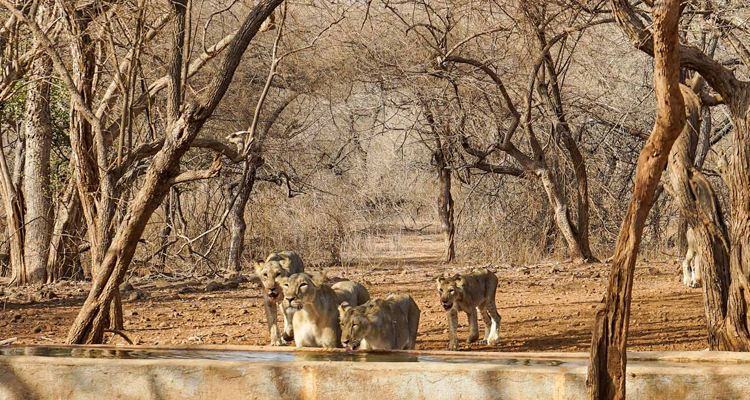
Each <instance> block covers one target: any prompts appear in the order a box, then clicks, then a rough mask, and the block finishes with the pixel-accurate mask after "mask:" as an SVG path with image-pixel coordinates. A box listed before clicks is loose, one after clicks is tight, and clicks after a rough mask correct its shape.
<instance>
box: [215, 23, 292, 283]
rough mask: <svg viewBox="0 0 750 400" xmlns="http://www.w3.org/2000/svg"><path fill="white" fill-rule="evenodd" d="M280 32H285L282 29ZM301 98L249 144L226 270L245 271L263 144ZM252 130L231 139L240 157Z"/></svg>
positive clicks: (234, 193)
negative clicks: (247, 233) (248, 214)
mask: <svg viewBox="0 0 750 400" xmlns="http://www.w3.org/2000/svg"><path fill="white" fill-rule="evenodd" d="M282 24H283V21H282ZM274 29H276V28H274ZM279 29H283V27H281V28H279ZM272 64H273V62H272ZM272 68H275V67H272ZM274 75H275V71H274V72H273V73H272V74H270V75H269V77H271V78H272V77H273V76H274ZM298 96H299V93H296V92H292V93H291V94H290V95H288V96H287V97H286V98H284V99H283V100H282V101H281V102H280V103H279V104H278V105H277V106H276V108H275V109H274V110H273V111H272V112H271V114H270V115H269V116H268V117H267V119H266V121H265V122H264V123H263V124H262V127H261V128H260V130H259V132H258V133H256V134H254V139H253V141H252V142H251V143H250V148H249V151H248V155H247V156H246V159H245V161H243V162H242V163H241V166H242V169H243V171H245V170H246V171H247V174H245V175H244V176H242V175H241V178H240V179H239V180H237V181H235V182H232V183H231V185H230V188H229V189H230V190H229V193H230V196H229V197H230V199H234V203H232V204H231V210H230V213H229V232H230V240H229V258H228V260H227V267H228V269H229V270H230V271H240V270H241V269H242V254H243V252H244V250H245V231H246V229H247V223H246V222H245V210H246V209H247V202H248V200H250V194H251V193H252V190H253V186H254V185H255V180H256V177H257V171H258V169H259V168H260V167H261V166H262V165H263V142H264V141H265V140H266V139H267V138H268V136H269V134H270V131H271V128H272V127H273V126H274V124H275V123H276V121H277V120H278V119H279V117H280V116H281V114H282V113H283V112H284V110H285V109H286V108H287V107H289V105H290V104H292V103H293V102H294V101H295V100H296V99H297V97H298ZM253 119H255V117H253ZM252 129H253V128H252V126H251V127H250V128H249V129H248V131H240V132H235V133H234V134H232V135H230V137H229V138H228V139H229V141H230V142H232V143H234V144H235V146H236V147H237V153H238V154H243V151H244V146H245V144H244V139H243V135H244V134H245V133H247V132H249V131H252Z"/></svg>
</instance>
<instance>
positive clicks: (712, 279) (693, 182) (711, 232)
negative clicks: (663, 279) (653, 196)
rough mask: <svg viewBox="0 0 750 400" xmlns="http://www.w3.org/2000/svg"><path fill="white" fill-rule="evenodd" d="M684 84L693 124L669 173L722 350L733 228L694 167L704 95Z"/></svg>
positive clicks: (712, 338)
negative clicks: (725, 222)
mask: <svg viewBox="0 0 750 400" xmlns="http://www.w3.org/2000/svg"><path fill="white" fill-rule="evenodd" d="M681 88H682V94H683V97H684V98H685V111H686V117H687V123H686V124H685V128H684V129H683V132H682V133H681V134H680V137H679V138H678V139H677V141H676V142H675V144H674V146H673V148H672V151H671V153H670V155H669V164H668V167H667V174H668V176H669V181H670V185H671V188H672V189H671V192H672V195H673V196H674V198H675V201H676V202H677V205H678V206H679V208H680V212H681V214H682V215H683V216H684V218H685V225H686V230H687V229H690V230H691V233H692V235H693V238H694V240H692V241H691V242H690V243H689V245H690V246H692V248H691V249H690V250H691V251H692V252H693V254H694V257H696V258H697V259H698V260H697V261H698V262H697V263H696V264H698V266H699V268H700V275H701V277H702V281H703V283H702V288H703V289H702V290H703V299H704V309H705V313H706V325H707V328H708V344H709V348H710V349H711V350H719V349H720V348H722V347H723V345H722V343H723V342H725V341H726V339H727V338H726V337H725V332H724V330H723V325H724V318H725V315H726V311H727V299H728V293H729V283H730V274H729V248H728V247H727V246H728V241H727V229H726V226H725V225H724V220H723V214H722V212H721V209H720V207H719V202H718V200H717V198H716V195H715V194H714V192H713V189H712V188H711V185H710V184H709V182H708V180H707V179H706V178H705V177H703V175H702V174H701V173H700V172H698V171H697V170H696V169H693V160H694V158H695V151H696V148H697V142H698V129H700V116H701V107H700V99H699V98H698V96H697V95H696V94H695V93H694V92H693V90H691V89H690V88H688V87H686V86H681Z"/></svg>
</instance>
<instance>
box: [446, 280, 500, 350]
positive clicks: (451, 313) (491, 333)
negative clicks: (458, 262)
mask: <svg viewBox="0 0 750 400" xmlns="http://www.w3.org/2000/svg"><path fill="white" fill-rule="evenodd" d="M435 280H436V281H437V287H438V292H439V293H440V302H441V304H442V306H443V309H444V310H445V311H446V312H447V314H448V327H449V329H448V332H449V339H450V343H449V344H448V350H458V335H457V333H456V330H457V328H458V312H459V311H463V312H465V313H466V315H467V317H468V318H469V338H468V340H467V343H473V342H474V341H476V340H477V339H478V338H479V327H478V326H477V310H479V313H480V314H481V315H482V319H483V320H484V326H485V329H484V341H485V342H486V343H489V344H491V345H494V344H497V342H498V341H499V340H500V335H499V333H498V329H499V327H500V314H498V312H497V307H496V306H495V291H496V290H497V277H496V276H495V274H493V273H492V272H490V271H489V270H487V269H479V270H475V271H472V272H471V273H468V274H464V275H458V274H456V275H454V276H452V277H450V278H445V277H443V276H442V275H441V276H437V277H436V279H435Z"/></svg>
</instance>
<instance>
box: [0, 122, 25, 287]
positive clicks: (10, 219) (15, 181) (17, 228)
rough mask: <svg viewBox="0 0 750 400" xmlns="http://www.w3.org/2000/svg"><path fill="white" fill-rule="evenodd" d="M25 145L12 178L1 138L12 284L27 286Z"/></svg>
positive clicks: (20, 148)
mask: <svg viewBox="0 0 750 400" xmlns="http://www.w3.org/2000/svg"><path fill="white" fill-rule="evenodd" d="M24 147H25V145H24V143H23V142H22V141H21V140H19V141H18V147H17V148H16V152H15V153H16V157H15V168H14V171H13V175H12V176H11V173H10V169H9V167H8V160H7V158H6V157H5V152H4V151H2V148H3V140H2V136H0V172H1V175H0V183H2V196H3V208H5V222H6V226H7V228H6V229H7V232H8V235H7V237H8V239H7V240H8V243H9V244H10V266H11V281H10V282H11V284H12V285H25V284H26V277H27V274H26V265H25V263H24V257H23V243H24V229H23V211H24V209H23V194H22V192H21V190H20V183H21V176H22V174H23V172H22V171H23V165H24V161H23V159H24V153H25V149H24Z"/></svg>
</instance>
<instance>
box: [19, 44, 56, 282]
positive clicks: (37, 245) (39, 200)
mask: <svg viewBox="0 0 750 400" xmlns="http://www.w3.org/2000/svg"><path fill="white" fill-rule="evenodd" d="M31 68H32V71H33V72H32V79H33V80H32V83H31V84H30V85H29V90H28V92H27V95H26V110H25V126H26V129H25V130H26V166H25V170H26V179H24V185H23V186H24V188H23V189H24V199H25V200H26V211H25V213H24V219H25V224H24V229H25V231H26V232H25V234H24V238H25V243H24V262H25V265H26V277H25V279H24V280H25V281H26V283H28V284H42V283H45V281H46V272H47V256H48V252H49V245H50V237H51V234H52V223H51V221H52V212H51V211H52V201H51V199H50V193H49V191H50V185H49V184H50V164H49V163H50V149H51V147H52V124H51V121H50V105H49V100H50V83H49V79H50V76H51V75H52V60H50V58H49V57H48V56H46V55H43V56H40V57H38V58H37V59H36V60H34V62H33V64H32V67H31Z"/></svg>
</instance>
